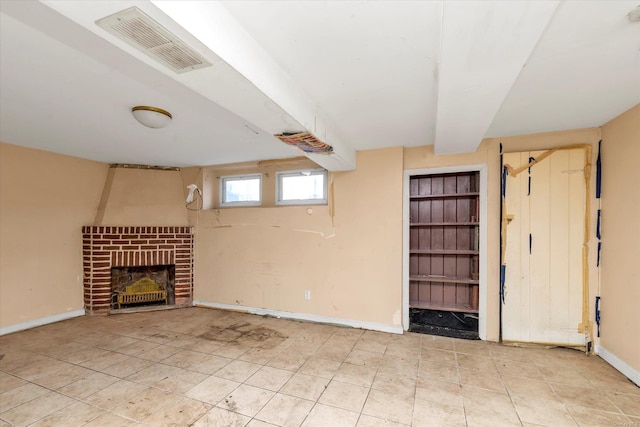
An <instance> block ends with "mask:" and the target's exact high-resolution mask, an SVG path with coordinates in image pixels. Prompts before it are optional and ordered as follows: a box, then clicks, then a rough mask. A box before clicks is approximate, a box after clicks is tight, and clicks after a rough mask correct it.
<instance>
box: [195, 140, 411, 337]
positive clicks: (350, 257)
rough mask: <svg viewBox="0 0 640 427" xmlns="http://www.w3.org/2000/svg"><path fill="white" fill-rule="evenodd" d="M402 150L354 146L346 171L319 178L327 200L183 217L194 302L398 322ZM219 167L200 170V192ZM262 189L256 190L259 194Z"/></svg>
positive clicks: (209, 188) (212, 182) (213, 182)
mask: <svg viewBox="0 0 640 427" xmlns="http://www.w3.org/2000/svg"><path fill="white" fill-rule="evenodd" d="M402 153H403V150H402V148H401V147H396V148H390V149H383V150H371V151H365V152H359V153H358V158H357V162H358V168H357V170H356V171H352V172H340V173H331V174H330V175H329V181H330V185H329V186H330V190H329V193H330V196H329V205H328V206H279V207H273V206H272V207H248V208H221V209H211V210H203V211H200V212H199V214H198V215H197V216H195V217H194V216H192V220H193V221H194V224H197V234H196V284H195V299H196V300H200V301H206V302H215V303H222V304H231V305H241V306H248V307H255V308H268V309H273V310H280V311H287V312H293V313H305V314H312V315H318V316H328V317H334V318H340V319H347V320H359V321H364V322H374V323H380V324H384V325H396V326H399V325H401V321H402V316H401V301H402V271H401V270H402V161H403V157H402ZM264 166H265V165H264V164H263V165H261V166H260V167H264ZM268 166H269V167H271V168H275V169H279V168H289V167H290V166H291V164H290V163H284V164H283V165H280V166H277V165H271V164H270V165H268ZM257 169H258V167H256V168H254V169H251V168H249V169H245V168H240V169H238V168H235V171H234V172H233V173H247V172H251V171H254V172H255V171H256V170H257ZM185 172H189V173H191V176H194V175H197V174H194V173H193V171H185ZM220 174H227V173H226V171H222V172H221V171H220V170H218V169H205V171H204V172H203V174H202V176H203V181H204V183H203V186H204V189H205V194H207V193H209V194H214V196H212V197H214V199H215V191H216V190H215V189H212V186H214V187H215V186H216V185H217V183H216V182H217V179H216V176H219V175H220ZM230 174H232V173H230ZM272 177H273V176H272V174H270V175H269V177H267V178H269V179H270V178H272ZM269 187H270V184H267V185H266V186H265V188H269ZM211 192H213V193H211ZM272 194H273V191H272V190H271V191H267V190H266V191H265V201H266V200H267V199H271V198H272ZM308 209H310V210H311V212H310V213H308V212H307V210H308ZM305 290H310V291H311V299H310V300H305V299H304V291H305Z"/></svg>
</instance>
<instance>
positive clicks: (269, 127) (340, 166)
mask: <svg viewBox="0 0 640 427" xmlns="http://www.w3.org/2000/svg"><path fill="white" fill-rule="evenodd" d="M152 3H153V4H154V5H156V6H157V7H158V8H159V9H160V10H162V11H163V12H164V13H166V14H167V16H169V17H170V18H171V19H173V20H174V21H175V22H176V23H178V24H179V25H180V26H182V27H183V28H184V29H185V30H187V31H188V32H189V33H191V34H193V36H195V37H196V38H197V39H198V40H199V41H200V42H202V43H203V44H204V45H205V46H206V47H207V48H208V49H210V50H211V51H213V52H214V53H215V54H216V55H217V56H218V57H220V58H221V59H222V60H223V61H225V62H226V63H227V64H229V65H230V66H231V67H232V68H233V69H234V70H236V71H237V72H238V73H240V74H241V75H242V76H244V77H245V78H246V79H247V80H248V81H250V82H251V83H252V84H253V85H254V86H255V87H256V88H257V89H258V90H259V91H260V92H262V93H263V94H264V95H266V97H267V98H268V100H270V101H271V102H272V104H275V106H277V107H279V108H277V109H274V108H269V107H273V106H274V105H268V101H267V102H266V103H264V104H263V109H264V110H266V111H267V112H270V114H266V115H265V114H264V112H263V114H259V115H256V114H252V113H251V112H250V111H247V104H246V103H242V104H240V105H233V106H231V108H234V109H235V110H232V111H234V112H235V113H236V114H238V115H240V116H241V117H244V118H246V119H247V120H250V121H252V122H253V123H255V124H256V125H258V126H260V127H261V128H263V129H264V130H266V131H267V132H270V133H272V134H278V133H282V132H301V131H305V130H306V131H309V132H311V133H313V134H314V135H315V136H316V137H317V138H319V139H320V140H322V141H323V142H326V143H327V144H330V145H331V146H332V147H333V154H331V155H330V156H327V155H322V156H318V155H314V156H312V157H311V158H312V160H314V161H315V162H316V163H318V164H320V165H321V166H323V167H325V168H327V169H329V170H333V171H336V170H351V169H355V150H354V149H353V148H351V147H350V146H348V145H347V144H346V143H345V142H344V141H342V140H341V139H340V137H339V136H338V135H337V133H336V131H335V129H334V128H332V126H331V125H330V124H329V123H328V119H327V118H326V117H325V116H324V114H322V112H321V111H319V109H318V107H317V106H316V105H315V104H314V103H313V101H312V100H311V99H310V98H309V97H308V96H307V94H306V93H305V92H304V91H303V90H302V89H301V88H300V87H299V86H298V85H297V84H296V82H295V81H294V80H293V79H292V78H291V76H289V75H288V74H287V73H286V72H285V71H284V70H282V69H281V68H280V66H279V65H278V64H277V63H276V62H275V61H274V60H273V58H271V56H270V55H269V54H268V53H267V52H265V50H264V49H263V48H262V47H261V46H260V45H259V44H258V43H257V42H256V41H255V40H254V39H253V37H251V35H250V34H248V33H247V32H246V30H245V29H244V28H243V27H242V26H241V25H240V24H239V23H238V22H237V21H236V20H235V18H234V17H233V16H232V15H231V14H229V12H228V11H227V10H226V9H225V8H224V6H223V5H222V4H221V3H220V2H217V1H208V2H203V1H183V2H169V1H157V0H152ZM221 105H223V106H225V107H227V106H226V105H225V104H224V103H223V104H221ZM279 109H282V112H280V111H279ZM282 113H284V114H286V115H288V116H289V117H287V118H285V119H284V125H283V117H282ZM329 158H331V159H330V161H329ZM325 160H327V161H326V162H325Z"/></svg>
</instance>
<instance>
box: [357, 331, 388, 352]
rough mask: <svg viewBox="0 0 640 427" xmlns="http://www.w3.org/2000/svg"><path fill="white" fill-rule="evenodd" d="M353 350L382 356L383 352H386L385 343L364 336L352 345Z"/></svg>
mask: <svg viewBox="0 0 640 427" xmlns="http://www.w3.org/2000/svg"><path fill="white" fill-rule="evenodd" d="M353 350H361V351H368V352H370V353H378V354H384V352H385V351H387V342H386V341H380V340H377V339H375V338H368V337H367V336H366V334H365V335H363V336H362V337H361V338H360V339H359V340H358V341H357V342H356V343H355V344H354V346H353Z"/></svg>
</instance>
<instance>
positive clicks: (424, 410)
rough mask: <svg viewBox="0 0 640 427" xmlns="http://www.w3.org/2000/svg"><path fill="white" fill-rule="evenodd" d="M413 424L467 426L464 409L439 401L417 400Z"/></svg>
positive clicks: (439, 426)
mask: <svg viewBox="0 0 640 427" xmlns="http://www.w3.org/2000/svg"><path fill="white" fill-rule="evenodd" d="M411 425H412V426H414V427H449V426H451V427H454V426H456V427H458V426H459V427H466V420H465V416H464V409H463V408H461V407H459V406H451V405H446V404H443V403H438V402H428V401H417V400H416V402H415V405H414V407H413V418H412V422H411Z"/></svg>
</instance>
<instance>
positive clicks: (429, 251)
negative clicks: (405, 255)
mask: <svg viewBox="0 0 640 427" xmlns="http://www.w3.org/2000/svg"><path fill="white" fill-rule="evenodd" d="M409 253H410V254H421V255H479V254H480V252H479V251H472V250H466V249H411V250H409Z"/></svg>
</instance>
